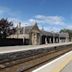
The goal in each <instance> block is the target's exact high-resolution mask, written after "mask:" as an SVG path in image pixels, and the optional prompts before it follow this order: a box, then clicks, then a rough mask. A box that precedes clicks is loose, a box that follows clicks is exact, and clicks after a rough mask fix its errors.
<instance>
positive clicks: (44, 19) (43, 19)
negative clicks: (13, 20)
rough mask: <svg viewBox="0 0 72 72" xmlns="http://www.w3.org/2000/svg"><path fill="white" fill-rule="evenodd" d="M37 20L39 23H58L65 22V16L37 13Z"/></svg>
mask: <svg viewBox="0 0 72 72" xmlns="http://www.w3.org/2000/svg"><path fill="white" fill-rule="evenodd" d="M35 20H36V21H37V22H39V23H46V24H56V25H63V24H64V18H63V17H62V16H44V15H37V16H35Z"/></svg>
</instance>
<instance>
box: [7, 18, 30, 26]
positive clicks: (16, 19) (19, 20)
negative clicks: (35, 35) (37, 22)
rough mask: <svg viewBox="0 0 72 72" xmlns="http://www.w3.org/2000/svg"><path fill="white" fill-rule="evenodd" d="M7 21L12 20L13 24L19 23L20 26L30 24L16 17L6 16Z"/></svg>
mask: <svg viewBox="0 0 72 72" xmlns="http://www.w3.org/2000/svg"><path fill="white" fill-rule="evenodd" d="M8 20H9V21H12V22H13V24H14V26H17V24H19V23H21V26H28V25H30V23H29V22H28V21H23V20H21V19H18V18H12V17H11V18H8Z"/></svg>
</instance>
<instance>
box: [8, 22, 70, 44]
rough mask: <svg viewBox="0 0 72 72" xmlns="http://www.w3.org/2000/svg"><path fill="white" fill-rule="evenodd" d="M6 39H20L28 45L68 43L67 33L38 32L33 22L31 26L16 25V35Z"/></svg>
mask: <svg viewBox="0 0 72 72" xmlns="http://www.w3.org/2000/svg"><path fill="white" fill-rule="evenodd" d="M7 38H20V39H23V42H25V41H26V40H27V42H28V44H30V45H39V44H48V43H59V42H68V41H69V34H68V33H53V32H48V31H44V30H43V29H42V30H40V29H39V27H38V26H37V23H36V22H34V23H33V24H32V26H25V27H21V24H19V25H17V27H16V33H15V34H12V35H10V36H8V37H7Z"/></svg>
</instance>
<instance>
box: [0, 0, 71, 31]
mask: <svg viewBox="0 0 72 72" xmlns="http://www.w3.org/2000/svg"><path fill="white" fill-rule="evenodd" d="M1 18H7V19H8V20H9V21H13V22H14V26H16V25H17V24H18V23H19V22H21V24H22V26H26V25H31V24H32V22H34V21H36V22H37V24H38V26H39V28H40V29H42V28H43V29H44V30H46V31H54V32H58V31H60V30H61V29H64V28H67V29H72V0H0V19H1Z"/></svg>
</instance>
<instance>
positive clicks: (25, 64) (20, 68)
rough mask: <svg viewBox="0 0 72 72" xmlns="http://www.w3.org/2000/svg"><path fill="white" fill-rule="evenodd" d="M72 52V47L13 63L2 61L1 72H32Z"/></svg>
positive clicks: (52, 50)
mask: <svg viewBox="0 0 72 72" xmlns="http://www.w3.org/2000/svg"><path fill="white" fill-rule="evenodd" d="M70 50H72V47H71V46H68V47H67V48H66V47H64V48H61V47H60V48H56V47H55V48H54V49H51V50H50V51H48V52H44V53H40V54H37V55H35V56H31V57H28V58H21V59H16V60H12V61H6V60H5V61H0V72H31V71H32V70H34V69H36V68H37V67H39V66H41V65H43V64H45V63H46V62H48V61H51V60H53V59H54V58H56V57H58V56H60V55H62V54H64V53H66V52H68V51H70Z"/></svg>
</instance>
